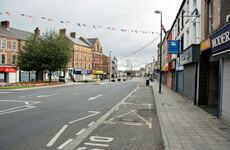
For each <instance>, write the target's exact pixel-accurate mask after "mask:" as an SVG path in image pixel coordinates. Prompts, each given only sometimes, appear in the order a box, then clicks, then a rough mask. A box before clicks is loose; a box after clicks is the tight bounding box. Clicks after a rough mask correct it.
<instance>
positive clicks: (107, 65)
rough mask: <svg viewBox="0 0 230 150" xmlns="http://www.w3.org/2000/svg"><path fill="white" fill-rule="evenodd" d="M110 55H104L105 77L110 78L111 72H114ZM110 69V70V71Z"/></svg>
mask: <svg viewBox="0 0 230 150" xmlns="http://www.w3.org/2000/svg"><path fill="white" fill-rule="evenodd" d="M109 58H110V57H107V56H106V55H103V78H104V79H109V73H111V72H112V63H111V59H109ZM109 61H110V67H109ZM109 69H110V72H109Z"/></svg>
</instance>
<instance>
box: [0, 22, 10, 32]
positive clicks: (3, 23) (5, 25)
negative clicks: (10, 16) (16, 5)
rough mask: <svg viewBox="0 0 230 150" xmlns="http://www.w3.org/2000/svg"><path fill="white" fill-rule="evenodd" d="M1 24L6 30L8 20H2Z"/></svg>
mask: <svg viewBox="0 0 230 150" xmlns="http://www.w3.org/2000/svg"><path fill="white" fill-rule="evenodd" d="M1 25H2V26H3V27H5V28H6V29H7V30H9V29H10V22H9V21H2V22H1Z"/></svg>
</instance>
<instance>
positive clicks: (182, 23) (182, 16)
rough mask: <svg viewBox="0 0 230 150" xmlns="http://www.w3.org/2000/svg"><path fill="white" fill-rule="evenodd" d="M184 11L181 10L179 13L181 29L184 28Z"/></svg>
mask: <svg viewBox="0 0 230 150" xmlns="http://www.w3.org/2000/svg"><path fill="white" fill-rule="evenodd" d="M184 13H185V11H184V10H183V11H182V13H181V30H182V29H183V28H184Z"/></svg>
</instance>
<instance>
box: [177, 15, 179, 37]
mask: <svg viewBox="0 0 230 150" xmlns="http://www.w3.org/2000/svg"><path fill="white" fill-rule="evenodd" d="M177 25H178V26H177V27H178V33H177V34H180V18H178V20H177Z"/></svg>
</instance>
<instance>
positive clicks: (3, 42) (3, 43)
mask: <svg viewBox="0 0 230 150" xmlns="http://www.w3.org/2000/svg"><path fill="white" fill-rule="evenodd" d="M1 45H2V49H5V48H6V40H2V44H1Z"/></svg>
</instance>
